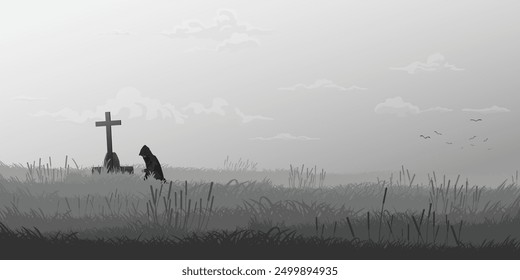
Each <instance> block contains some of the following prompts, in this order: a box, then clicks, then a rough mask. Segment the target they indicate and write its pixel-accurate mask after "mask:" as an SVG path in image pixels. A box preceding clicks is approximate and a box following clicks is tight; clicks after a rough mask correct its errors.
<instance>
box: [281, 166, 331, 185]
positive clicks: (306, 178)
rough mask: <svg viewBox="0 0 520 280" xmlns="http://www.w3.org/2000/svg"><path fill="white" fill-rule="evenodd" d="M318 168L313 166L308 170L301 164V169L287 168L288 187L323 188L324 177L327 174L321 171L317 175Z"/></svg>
mask: <svg viewBox="0 0 520 280" xmlns="http://www.w3.org/2000/svg"><path fill="white" fill-rule="evenodd" d="M317 170H318V168H317V167H316V166H314V167H313V168H312V167H311V169H309V168H308V167H307V168H305V165H304V164H302V166H301V168H299V167H293V166H292V164H291V165H290V166H289V185H288V186H289V187H291V188H322V187H324V186H325V176H326V175H327V172H325V170H324V169H321V172H320V174H317V172H318V171H317Z"/></svg>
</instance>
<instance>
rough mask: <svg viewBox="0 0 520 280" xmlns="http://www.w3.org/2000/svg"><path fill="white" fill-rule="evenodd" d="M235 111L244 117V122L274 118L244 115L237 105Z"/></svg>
mask: <svg viewBox="0 0 520 280" xmlns="http://www.w3.org/2000/svg"><path fill="white" fill-rule="evenodd" d="M235 113H236V114H237V115H238V116H239V117H240V118H241V119H242V123H249V122H252V121H254V120H260V121H272V120H274V119H273V118H269V117H264V116H260V115H254V116H253V115H244V113H242V112H241V111H240V110H239V109H238V108H236V107H235Z"/></svg>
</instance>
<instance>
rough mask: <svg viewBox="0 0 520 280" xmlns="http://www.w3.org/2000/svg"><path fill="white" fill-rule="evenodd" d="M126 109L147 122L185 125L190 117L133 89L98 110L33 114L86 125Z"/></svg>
mask: <svg viewBox="0 0 520 280" xmlns="http://www.w3.org/2000/svg"><path fill="white" fill-rule="evenodd" d="M123 109H126V110H129V112H130V116H129V117H130V118H137V117H142V116H144V117H145V118H146V119H147V120H152V119H155V118H158V117H159V115H160V116H161V117H162V118H163V119H164V118H174V119H175V122H176V123H178V124H183V123H184V122H185V119H186V118H187V117H188V116H187V115H185V114H182V113H181V112H179V111H178V110H177V109H176V108H175V106H174V105H172V104H170V103H164V104H163V103H161V102H160V101H159V100H158V99H153V98H149V97H144V96H142V95H141V93H140V92H139V90H137V89H135V88H132V87H125V88H123V89H121V90H120V91H119V92H118V93H117V95H116V97H115V98H112V99H108V100H107V101H106V103H105V104H104V105H101V106H97V107H96V110H86V111H82V112H79V111H76V110H73V109H71V108H64V109H61V110H59V111H57V112H48V111H39V112H37V113H36V114H33V116H35V117H54V118H57V119H58V120H60V121H71V122H76V123H84V122H86V121H90V120H94V119H99V118H103V117H104V114H105V112H107V111H110V112H112V114H113V115H117V114H118V113H119V112H120V111H121V110H123Z"/></svg>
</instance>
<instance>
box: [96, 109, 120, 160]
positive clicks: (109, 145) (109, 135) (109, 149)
mask: <svg viewBox="0 0 520 280" xmlns="http://www.w3.org/2000/svg"><path fill="white" fill-rule="evenodd" d="M113 125H121V121H120V120H118V121H113V120H112V119H111V118H110V112H105V121H104V122H96V126H106V128H107V153H108V155H110V156H112V126H113Z"/></svg>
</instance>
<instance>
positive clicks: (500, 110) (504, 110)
mask: <svg viewBox="0 0 520 280" xmlns="http://www.w3.org/2000/svg"><path fill="white" fill-rule="evenodd" d="M462 111H464V112H473V113H481V114H494V113H508V112H511V110H509V109H507V108H504V107H499V106H497V105H494V106H491V107H489V108H483V109H470V108H466V109H462Z"/></svg>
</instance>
